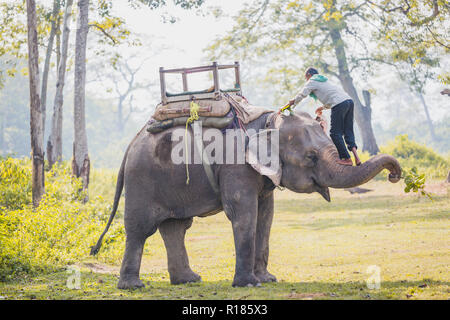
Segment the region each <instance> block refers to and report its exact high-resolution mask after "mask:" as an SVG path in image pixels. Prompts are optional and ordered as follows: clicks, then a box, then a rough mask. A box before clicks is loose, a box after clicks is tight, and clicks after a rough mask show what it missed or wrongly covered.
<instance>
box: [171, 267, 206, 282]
mask: <svg viewBox="0 0 450 320" xmlns="http://www.w3.org/2000/svg"><path fill="white" fill-rule="evenodd" d="M171 274H173V276H172V275H171V276H170V283H171V284H183V283H191V282H200V281H202V277H200V276H199V275H198V274H197V273H195V272H194V271H192V270H189V271H187V272H182V273H179V272H172V273H171Z"/></svg>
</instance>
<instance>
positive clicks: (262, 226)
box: [254, 192, 277, 282]
mask: <svg viewBox="0 0 450 320" xmlns="http://www.w3.org/2000/svg"><path fill="white" fill-rule="evenodd" d="M272 219H273V192H271V193H270V194H269V195H266V196H265V197H264V198H260V199H259V201H258V220H257V224H256V242H255V247H256V252H255V268H254V269H255V275H256V277H257V278H258V279H259V281H261V282H276V281H277V279H276V278H275V276H274V275H272V274H270V273H269V272H268V271H267V263H268V261H269V236H270V228H271V226H272Z"/></svg>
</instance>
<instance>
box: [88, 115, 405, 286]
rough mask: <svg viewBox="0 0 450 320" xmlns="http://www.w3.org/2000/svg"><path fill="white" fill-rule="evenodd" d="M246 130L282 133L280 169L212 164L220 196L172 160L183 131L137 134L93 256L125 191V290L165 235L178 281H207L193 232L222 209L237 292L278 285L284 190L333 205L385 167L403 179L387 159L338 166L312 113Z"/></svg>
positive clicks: (198, 170)
mask: <svg viewBox="0 0 450 320" xmlns="http://www.w3.org/2000/svg"><path fill="white" fill-rule="evenodd" d="M243 126H244V127H245V129H247V130H249V129H254V130H256V132H263V131H264V130H269V129H270V130H277V131H278V133H279V137H278V139H279V150H278V152H279V154H278V156H279V163H280V169H279V170H278V171H277V172H276V174H274V175H268V174H265V173H264V172H263V171H264V170H262V169H263V166H255V165H251V164H249V163H248V162H244V163H237V164H229V163H224V164H220V163H212V164H211V169H212V172H213V174H214V178H215V179H216V181H217V185H218V187H219V191H218V192H215V191H214V190H213V188H212V186H211V183H210V182H209V180H208V177H207V174H206V173H205V170H204V166H203V165H202V164H190V165H189V168H188V169H189V173H190V181H189V184H186V166H185V164H174V163H173V161H171V152H172V148H173V145H174V144H173V141H172V134H173V132H174V130H176V129H177V128H176V127H174V128H171V129H168V130H165V131H163V132H160V133H157V134H150V133H148V132H147V131H146V130H144V129H145V127H144V128H143V129H141V131H140V132H139V133H138V134H137V135H136V137H135V138H134V139H133V141H132V142H131V143H130V145H129V146H128V148H127V150H126V152H125V155H124V158H123V161H122V164H121V167H120V170H119V174H118V178H117V185H116V192H115V197H114V205H113V209H112V212H111V215H110V217H109V221H108V224H107V226H106V228H105V230H104V232H103V233H102V235H101V236H100V239H99V240H98V242H97V244H96V245H95V246H94V247H92V250H91V254H96V253H97V252H98V251H99V249H100V246H101V242H102V239H103V237H104V235H105V233H106V232H107V230H108V228H109V226H110V224H111V222H112V220H113V218H114V215H115V212H116V211H117V206H118V204H119V199H120V196H121V192H122V189H123V188H125V212H124V225H125V231H126V243H125V253H124V257H123V260H122V266H121V269H120V278H119V282H118V285H117V287H118V288H119V289H131V288H139V287H144V284H143V283H142V281H141V280H140V278H139V272H140V265H141V258H142V253H143V248H144V243H145V241H146V239H147V238H148V237H149V236H151V235H152V234H154V233H155V232H156V231H157V230H159V232H160V234H161V236H162V239H163V241H164V245H165V247H166V251H167V260H168V271H169V275H170V282H171V283H172V284H183V283H189V282H197V281H201V277H200V276H199V275H198V274H197V273H195V272H194V271H193V270H192V269H191V267H190V265H189V259H188V255H187V252H186V247H185V242H184V241H185V234H186V231H187V229H189V228H190V227H191V225H192V222H193V218H194V217H206V216H208V215H213V214H217V213H219V212H221V211H224V212H225V215H226V217H227V218H228V219H229V220H230V221H231V226H232V231H233V237H234V244H235V256H236V261H235V274H234V279H233V282H232V286H233V287H243V286H260V285H261V283H266V282H276V281H277V279H276V277H275V276H274V275H272V274H271V273H269V271H268V269H267V267H268V258H269V235H270V229H271V225H272V219H273V215H274V190H275V188H276V187H277V186H279V187H284V188H287V189H289V190H291V191H294V192H298V193H312V192H318V193H319V194H321V195H322V196H323V198H325V199H326V200H327V201H330V193H329V189H328V188H330V187H331V188H352V187H356V186H358V185H361V184H364V183H366V182H367V181H369V180H370V179H372V178H373V177H375V176H376V175H377V174H378V173H379V172H380V171H382V170H383V169H387V170H389V171H390V174H389V176H388V179H389V181H391V182H393V183H395V182H398V181H399V179H400V176H401V167H400V165H399V163H398V161H397V160H396V159H395V158H394V157H392V156H390V155H386V154H378V155H376V156H374V157H372V158H371V159H369V160H368V161H366V162H364V163H363V164H362V165H360V166H344V165H340V164H337V163H336V159H338V153H337V149H336V147H335V145H334V144H333V142H332V141H331V139H330V138H329V137H328V136H327V135H326V134H325V133H324V131H323V129H322V127H321V126H320V125H319V123H318V122H317V121H315V120H314V119H313V118H312V117H311V116H310V115H309V114H307V113H305V112H295V113H294V114H291V115H283V114H279V113H277V112H268V113H264V114H263V115H261V116H260V117H259V118H257V119H256V120H253V121H251V122H249V123H248V124H243ZM182 128H183V130H184V127H182ZM178 129H179V127H178ZM246 141H247V140H246ZM245 145H246V146H247V145H248V141H247V144H245Z"/></svg>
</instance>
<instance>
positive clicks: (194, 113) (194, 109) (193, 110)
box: [184, 101, 200, 184]
mask: <svg viewBox="0 0 450 320" xmlns="http://www.w3.org/2000/svg"><path fill="white" fill-rule="evenodd" d="M189 107H190V117H189V118H188V119H187V120H186V130H185V132H184V142H185V149H184V150H185V152H186V184H189V163H188V162H189V155H188V141H187V133H188V126H189V124H190V123H192V122H194V121H196V120H198V110H199V109H200V106H199V105H198V104H197V103H195V102H194V101H191V103H190V105H189Z"/></svg>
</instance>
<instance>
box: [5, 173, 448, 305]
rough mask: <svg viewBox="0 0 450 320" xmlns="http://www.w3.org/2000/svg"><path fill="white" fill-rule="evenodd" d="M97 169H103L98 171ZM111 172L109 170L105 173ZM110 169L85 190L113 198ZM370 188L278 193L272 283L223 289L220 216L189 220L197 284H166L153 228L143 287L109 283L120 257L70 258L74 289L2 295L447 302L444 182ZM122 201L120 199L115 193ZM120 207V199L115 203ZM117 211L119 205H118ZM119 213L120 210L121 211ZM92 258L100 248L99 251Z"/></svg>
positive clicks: (225, 235)
mask: <svg viewBox="0 0 450 320" xmlns="http://www.w3.org/2000/svg"><path fill="white" fill-rule="evenodd" d="M105 176H108V177H107V178H105ZM109 176H110V177H109ZM114 183H115V179H114V173H113V172H102V173H101V174H96V173H95V172H94V174H93V175H92V185H91V191H90V192H91V194H99V193H100V194H102V195H103V197H104V198H105V199H112V198H113V192H114V188H113V184H114ZM364 187H367V188H369V189H374V191H373V192H369V193H365V194H361V195H350V194H349V193H348V192H346V191H343V190H331V196H332V202H331V203H327V202H326V201H324V200H323V199H322V198H321V197H320V196H319V195H318V194H311V195H307V194H295V193H292V192H290V191H283V192H281V191H277V192H276V196H275V199H276V200H275V218H274V222H273V227H272V231H271V240H270V247H271V251H270V258H269V271H270V272H271V273H273V274H274V275H275V276H277V278H278V281H279V282H278V283H271V284H263V285H262V287H260V288H232V287H231V281H232V279H233V274H234V263H235V255H234V245H233V237H232V230H231V225H230V222H229V221H228V220H227V219H226V217H225V215H224V214H223V213H219V214H217V215H215V216H212V217H207V218H196V219H195V220H194V224H193V226H192V228H191V229H189V230H188V233H187V236H186V246H187V250H188V252H189V258H190V263H191V267H192V269H193V270H194V271H196V272H197V273H199V274H200V275H201V276H202V279H203V282H201V283H196V284H187V285H175V286H173V285H170V282H169V275H168V272H167V266H166V264H167V260H166V252H165V249H164V245H163V242H162V239H161V237H160V235H159V233H157V234H155V235H154V236H152V237H151V238H149V239H148V240H147V243H146V247H145V250H144V257H143V261H142V267H141V279H142V280H143V281H144V283H145V284H146V287H145V288H142V289H138V290H134V291H131V290H125V291H123V290H118V289H116V285H117V280H118V273H119V268H120V261H117V262H116V263H115V264H113V265H105V264H102V263H101V262H100V261H99V260H97V259H93V258H91V257H85V259H83V260H81V261H79V262H78V263H77V264H76V265H77V266H78V267H80V269H81V288H80V289H79V290H76V289H69V288H68V287H67V286H66V281H67V279H68V277H69V276H70V274H68V273H67V272H66V270H61V271H58V272H56V273H51V274H39V275H37V276H30V275H24V276H22V277H21V278H16V279H14V280H12V281H8V282H3V283H0V296H2V297H3V298H6V299H449V298H450V286H449V285H450V272H449V266H450V250H449V249H450V231H449V230H450V228H449V227H450V223H449V213H450V190H449V189H450V188H449V185H446V184H443V183H439V182H434V183H431V184H429V185H428V187H427V188H428V190H429V191H430V192H433V193H434V197H433V199H434V201H430V200H429V199H427V198H424V197H418V196H417V195H415V194H414V195H411V194H407V195H406V194H404V192H403V190H402V188H403V184H402V183H398V184H390V183H387V182H384V181H372V182H370V183H368V184H366V185H365V186H364ZM122 202H123V199H122ZM120 208H122V209H121V210H123V203H122V204H121V207H120ZM121 212H123V211H121ZM118 217H119V219H120V218H121V217H122V214H120V215H119V216H118ZM100 256H101V252H100ZM371 265H376V266H378V267H379V268H380V276H381V287H380V289H378V290H377V289H373V290H371V289H368V288H367V285H366V280H367V279H368V278H369V276H370V274H368V273H367V268H368V267H369V266H371Z"/></svg>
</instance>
